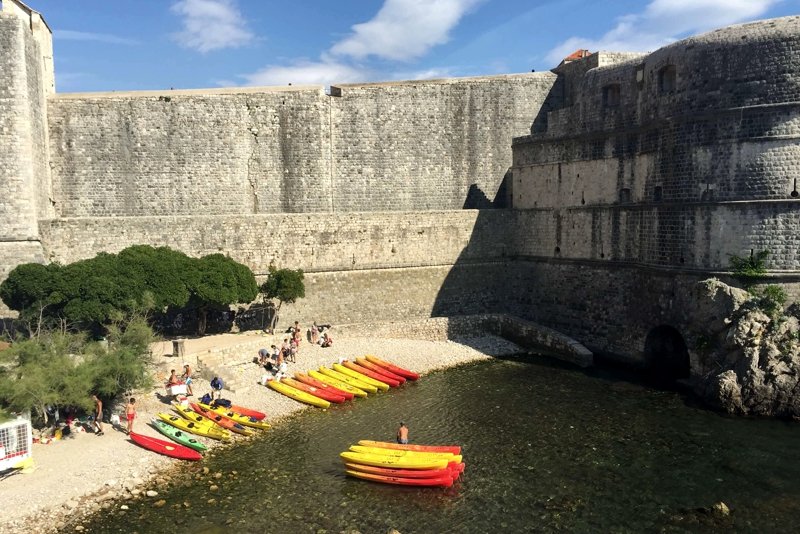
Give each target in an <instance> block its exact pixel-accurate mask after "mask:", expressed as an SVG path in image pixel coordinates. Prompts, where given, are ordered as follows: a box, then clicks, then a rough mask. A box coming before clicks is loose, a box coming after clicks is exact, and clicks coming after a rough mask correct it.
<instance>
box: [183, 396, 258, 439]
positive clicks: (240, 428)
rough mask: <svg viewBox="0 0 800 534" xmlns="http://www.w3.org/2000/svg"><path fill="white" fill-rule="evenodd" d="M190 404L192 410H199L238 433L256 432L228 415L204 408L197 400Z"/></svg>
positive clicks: (248, 433)
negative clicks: (224, 415)
mask: <svg viewBox="0 0 800 534" xmlns="http://www.w3.org/2000/svg"><path fill="white" fill-rule="evenodd" d="M189 406H191V407H192V410H194V411H195V412H197V413H198V414H200V415H202V416H203V417H205V418H207V419H210V420H212V421H214V422H215V423H217V424H218V425H219V426H221V427H223V428H226V429H228V430H230V431H231V432H236V433H237V434H242V435H243V436H252V435H253V434H254V432H253V431H252V430H250V429H249V428H245V427H243V426H242V425H240V424H239V423H237V422H236V421H234V420H232V419H228V418H227V417H223V416H221V415H219V414H217V413H214V412H212V411H211V410H208V409H206V408H203V407H202V406H200V405H199V404H197V403H196V402H191V403H189Z"/></svg>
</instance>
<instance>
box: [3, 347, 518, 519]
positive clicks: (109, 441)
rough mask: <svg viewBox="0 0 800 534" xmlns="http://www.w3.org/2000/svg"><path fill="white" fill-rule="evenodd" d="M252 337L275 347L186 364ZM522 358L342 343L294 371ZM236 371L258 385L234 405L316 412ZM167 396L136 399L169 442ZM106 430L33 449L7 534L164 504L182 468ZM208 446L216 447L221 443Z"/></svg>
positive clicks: (251, 369) (258, 371)
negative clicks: (345, 362) (128, 505)
mask: <svg viewBox="0 0 800 534" xmlns="http://www.w3.org/2000/svg"><path fill="white" fill-rule="evenodd" d="M253 336H260V337H262V338H263V341H264V345H265V346H267V347H268V346H269V345H270V344H271V343H273V342H274V341H273V340H272V337H270V336H264V335H260V334H257V333H254V334H250V335H238V336H231V335H226V336H210V337H206V338H202V339H198V340H190V341H188V342H187V347H186V350H187V357H191V355H192V354H193V353H197V352H198V351H204V350H208V348H209V347H213V346H215V343H216V344H223V345H228V346H231V347H235V346H236V344H237V343H239V344H242V343H252V342H253V341H254V337H253ZM277 339H278V336H276V337H275V340H276V341H277ZM278 344H279V343H278ZM167 346H168V345H167V344H164V345H163V346H158V347H157V348H156V349H155V350H154V353H155V354H164V353H166V352H169V350H168V349H167ZM520 351H521V349H519V348H518V347H517V346H516V345H514V344H512V343H510V342H508V341H506V340H503V339H501V338H497V337H492V336H487V337H480V338H472V339H467V340H463V341H462V342H453V341H422V340H401V339H367V338H357V337H352V338H345V337H336V338H335V345H334V347H331V348H327V349H322V348H320V347H318V346H316V345H311V344H308V343H304V344H303V346H302V348H301V352H300V354H299V355H298V357H297V363H291V364H289V371H290V373H291V372H293V371H305V370H307V369H314V368H317V367H319V366H320V365H329V364H331V363H332V362H335V361H336V360H337V359H338V358H348V359H353V358H355V357H357V356H363V355H365V354H374V355H376V356H379V357H381V358H385V359H387V360H390V361H392V362H395V363H397V364H398V365H401V366H403V367H406V368H408V369H411V370H414V371H416V372H419V373H423V374H424V373H427V372H430V371H433V370H435V369H442V368H446V367H452V366H455V365H459V364H462V363H467V362H473V361H479V360H485V359H488V358H491V357H492V356H496V355H501V354H510V353H514V352H520ZM251 356H255V353H253V354H248V353H243V354H241V355H240V356H239V357H238V358H235V360H238V361H246V360H247V359H248V357H251ZM156 360H157V364H158V372H157V375H158V376H159V378H160V377H161V374H162V373H163V370H164V369H165V368H167V367H169V366H170V365H174V363H170V362H169V361H168V360H166V359H165V358H163V357H161V356H157V358H156ZM173 362H174V360H173ZM233 369H235V372H236V373H237V374H238V375H239V376H240V377H241V379H242V383H245V384H253V385H252V386H251V387H249V389H247V390H246V391H241V392H239V393H231V392H227V391H226V392H225V393H224V397H225V398H229V399H230V400H232V401H233V402H234V403H235V404H240V405H243V406H248V407H251V408H254V409H257V410H261V411H264V412H266V413H267V414H268V421H270V422H274V421H277V420H279V419H281V418H283V417H285V416H287V415H289V414H292V413H295V412H297V411H299V410H303V409H316V408H309V407H307V406H306V405H304V404H300V403H298V402H296V401H294V400H292V399H289V398H288V397H285V396H283V395H280V394H278V393H276V392H274V391H273V390H271V389H269V388H267V387H264V386H261V385H259V384H257V382H258V380H259V378H260V377H261V375H262V374H264V370H263V369H262V368H261V367H259V366H257V365H255V364H243V365H236V366H234V367H233ZM208 389H209V386H208V383H207V382H206V381H203V380H198V381H197V383H196V384H195V386H194V392H195V395H196V396H199V395H202V394H203V393H205V392H206V391H208ZM163 393H164V390H163V388H158V389H156V390H153V391H149V392H142V393H139V394H137V402H138V405H139V408H138V412H139V416H138V419H137V422H136V426H135V430H136V431H137V432H139V433H142V434H147V435H152V436H158V437H162V438H163V436H161V435H160V434H158V433H157V432H156V431H155V430H153V429H152V428H151V427H150V426H149V425H147V422H148V421H149V420H150V419H151V418H152V417H153V416H154V415H155V414H156V413H158V412H159V411H169V405H168V404H167V403H166V402H167V401H165V400H162V399H163V397H162V394H163ZM354 402H357V401H354ZM105 427H106V428H105V435H103V436H96V435H93V434H88V433H77V434H75V433H73V435H72V436H70V437H69V438H66V439H63V440H60V441H56V442H53V443H51V444H49V445H39V444H35V445H34V451H33V455H34V460H35V462H36V466H37V468H36V470H35V471H34V472H33V473H30V474H16V475H13V476H11V477H9V478H7V479H5V480H2V481H0V502H2V503H3V506H2V507H0V534H11V533H22V532H49V531H58V530H60V529H62V528H64V527H65V526H67V525H69V527H70V530H72V529H73V528H76V527H77V528H76V530H77V531H81V530H82V528H81V527H80V525H79V522H80V518H82V517H85V516H87V515H90V514H92V513H95V512H102V511H103V510H108V509H111V507H112V506H113V507H119V506H124V501H125V500H126V499H136V498H151V499H154V500H157V499H158V497H157V495H154V493H157V492H158V491H159V490H160V489H163V488H164V487H165V486H166V484H167V479H168V476H167V475H168V473H169V472H170V471H171V470H172V469H173V467H175V466H178V465H179V464H180V462H179V461H177V460H172V459H170V458H167V457H164V456H161V455H157V454H154V453H152V452H149V451H147V450H145V449H142V448H140V447H138V446H136V445H135V444H133V443H132V442H130V441H129V440H128V438H127V436H126V435H125V434H124V433H123V432H121V431H119V430H116V429H114V428H112V427H111V425H109V424H106V425H105ZM203 441H205V442H206V443H207V444H209V445H212V444H213V443H214V442H211V440H203ZM234 446H235V445H234ZM148 494H149V496H148Z"/></svg>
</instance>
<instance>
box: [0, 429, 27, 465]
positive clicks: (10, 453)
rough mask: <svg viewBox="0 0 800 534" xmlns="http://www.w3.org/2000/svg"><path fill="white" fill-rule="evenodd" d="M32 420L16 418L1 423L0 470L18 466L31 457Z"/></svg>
mask: <svg viewBox="0 0 800 534" xmlns="http://www.w3.org/2000/svg"><path fill="white" fill-rule="evenodd" d="M32 446H33V434H32V433H31V422H30V421H28V420H27V419H15V420H13V421H9V422H7V423H3V424H0V471H5V470H6V469H11V468H13V467H16V466H17V465H19V464H20V463H22V462H23V461H24V460H27V459H28V458H30V457H31V449H32Z"/></svg>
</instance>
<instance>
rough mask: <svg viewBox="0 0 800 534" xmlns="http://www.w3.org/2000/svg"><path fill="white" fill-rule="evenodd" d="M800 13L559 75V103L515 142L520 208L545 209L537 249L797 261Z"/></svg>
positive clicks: (674, 261)
mask: <svg viewBox="0 0 800 534" xmlns="http://www.w3.org/2000/svg"><path fill="white" fill-rule="evenodd" d="M798 46H800V17H786V18H783V19H776V20H773V21H765V22H759V23H754V24H745V25H740V26H733V27H730V28H725V29H722V30H718V31H715V32H711V33H708V34H705V35H701V36H697V37H692V38H689V39H686V40H683V41H679V42H677V43H674V44H672V45H669V46H666V47H664V48H662V49H660V50H658V51H657V52H654V53H652V54H649V55H642V56H634V57H624V56H616V57H614V58H612V59H611V60H609V59H607V58H605V56H606V55H607V54H605V53H599V54H595V55H594V56H590V57H589V58H586V59H583V60H580V61H576V62H573V63H569V64H566V65H563V66H561V67H559V68H558V69H556V72H559V73H560V75H561V76H562V77H563V78H564V82H563V86H564V87H566V88H567V89H566V90H567V91H568V92H567V96H566V97H565V98H564V99H563V106H562V107H560V108H558V109H555V110H552V111H551V112H549V113H548V116H547V120H546V121H545V122H546V124H547V129H546V130H539V131H533V134H532V135H530V136H526V137H523V138H519V139H516V140H515V144H514V186H513V191H514V199H513V201H514V206H515V207H516V208H536V209H548V210H550V212H551V214H552V217H551V218H548V217H540V218H542V219H544V222H546V223H547V228H546V230H545V231H544V232H543V236H544V237H543V242H542V243H538V244H537V246H538V248H539V249H540V250H542V251H544V250H546V249H548V248H549V253H550V254H551V255H555V256H560V257H569V258H576V259H601V260H602V259H605V260H609V259H611V260H613V261H619V260H622V261H630V262H639V263H646V264H659V265H673V266H682V267H692V268H696V269H709V270H720V269H726V268H727V266H728V255H729V254H743V253H747V252H749V251H750V250H751V249H757V250H760V249H767V250H770V251H771V252H772V256H771V260H770V267H771V268H772V269H776V270H798V269H800V256H798V254H797V237H796V236H797V234H798V229H800V226H798V223H800V219H799V218H798V217H800V215H798V213H800V201H798V196H799V195H800V193H799V192H798V190H797V182H796V179H797V176H798V174H800V143H798V139H800V59H798V57H797V54H796V50H797V47H798Z"/></svg>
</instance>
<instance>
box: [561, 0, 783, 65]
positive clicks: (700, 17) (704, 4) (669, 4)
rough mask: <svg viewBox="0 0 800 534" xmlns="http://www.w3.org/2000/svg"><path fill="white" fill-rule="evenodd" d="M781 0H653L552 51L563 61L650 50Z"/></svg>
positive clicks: (759, 12)
mask: <svg viewBox="0 0 800 534" xmlns="http://www.w3.org/2000/svg"><path fill="white" fill-rule="evenodd" d="M780 1H781V0H652V1H651V2H650V3H649V4H648V5H647V7H645V9H644V11H642V12H641V13H634V14H629V15H625V16H623V17H620V18H619V19H618V20H617V25H616V26H614V28H612V29H611V30H609V31H608V32H606V33H605V34H604V35H603V36H602V37H600V38H599V39H592V38H587V37H570V38H569V39H567V40H565V41H564V42H562V43H561V44H559V45H558V46H556V47H555V48H553V49H552V50H551V51H550V52H549V53H548V54H547V59H548V61H550V62H552V63H553V64H557V63H559V62H560V61H561V60H562V59H564V57H566V56H567V55H569V54H571V53H572V52H574V51H575V50H577V49H579V48H588V49H589V50H591V51H593V52H594V51H597V50H614V51H626V52H628V51H629V52H646V51H651V50H655V49H656V48H659V47H661V46H664V45H665V44H668V43H670V42H672V41H675V40H676V39H679V38H681V37H684V36H686V35H688V34H692V33H700V32H704V31H708V30H711V29H713V28H717V27H720V26H727V25H729V24H734V23H736V22H742V21H746V20H751V19H754V18H757V17H759V16H761V15H763V14H764V13H765V12H766V11H767V10H768V9H769V8H770V7H772V6H774V5H775V4H777V3H778V2H780Z"/></svg>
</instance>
